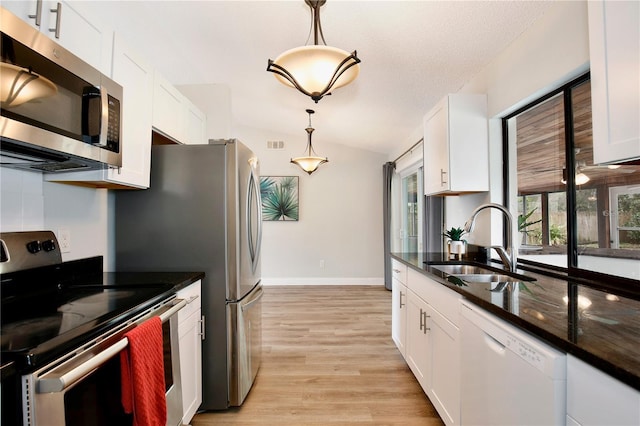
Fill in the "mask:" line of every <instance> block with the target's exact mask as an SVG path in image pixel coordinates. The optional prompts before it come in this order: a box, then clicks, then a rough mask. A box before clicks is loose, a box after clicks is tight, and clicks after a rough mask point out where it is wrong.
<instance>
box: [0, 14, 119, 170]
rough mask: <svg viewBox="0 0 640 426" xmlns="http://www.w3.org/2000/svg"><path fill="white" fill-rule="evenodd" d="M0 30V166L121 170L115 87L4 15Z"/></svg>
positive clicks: (93, 69)
mask: <svg viewBox="0 0 640 426" xmlns="http://www.w3.org/2000/svg"><path fill="white" fill-rule="evenodd" d="M0 23H1V25H0V31H1V33H2V50H1V56H2V63H1V64H0V65H1V66H2V69H1V70H0V71H1V72H0V89H1V90H0V95H1V104H0V107H1V108H0V112H1V117H0V138H1V139H0V164H1V165H2V166H7V167H13V168H20V169H27V170H34V171H40V172H61V171H65V172H66V171H75V170H91V169H103V168H107V167H120V166H122V141H121V138H120V136H121V131H122V122H121V111H122V86H120V85H118V84H117V83H116V82H114V81H113V80H111V79H110V78H108V77H107V76H105V75H103V74H102V73H101V72H100V71H98V70H97V69H95V68H94V67H92V66H91V65H89V64H87V63H86V62H84V61H82V60H81V59H80V58H78V57H77V56H75V55H73V54H72V53H71V52H69V51H68V50H66V49H65V48H63V47H62V46H60V45H59V44H57V43H56V42H54V41H53V40H51V39H50V38H48V37H47V36H46V35H44V34H42V33H40V32H39V31H38V30H36V29H34V28H32V27H31V26H30V25H29V24H27V23H26V22H24V21H22V20H21V19H19V18H18V17H17V16H15V15H13V14H12V13H11V12H8V11H7V10H6V9H4V8H0Z"/></svg>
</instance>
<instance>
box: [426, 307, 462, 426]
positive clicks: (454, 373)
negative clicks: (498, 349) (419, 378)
mask: <svg viewBox="0 0 640 426" xmlns="http://www.w3.org/2000/svg"><path fill="white" fill-rule="evenodd" d="M428 312H429V322H428V324H429V333H430V334H431V337H430V341H431V342H430V346H431V354H430V355H431V356H430V358H431V364H432V368H431V372H430V373H431V380H430V382H429V390H428V392H427V395H429V398H431V403H432V404H433V405H434V406H435V407H436V410H438V413H439V414H440V417H442V419H443V421H444V422H445V423H446V424H448V425H451V424H460V330H459V329H458V327H456V326H455V325H454V324H453V323H452V322H451V321H449V320H448V319H446V318H445V317H444V316H442V315H441V314H440V313H439V312H438V311H436V310H435V309H433V308H432V307H431V306H430V307H429V310H428Z"/></svg>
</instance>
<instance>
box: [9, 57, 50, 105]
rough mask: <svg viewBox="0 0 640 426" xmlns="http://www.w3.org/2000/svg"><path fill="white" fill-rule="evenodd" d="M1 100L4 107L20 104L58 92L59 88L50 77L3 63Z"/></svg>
mask: <svg viewBox="0 0 640 426" xmlns="http://www.w3.org/2000/svg"><path fill="white" fill-rule="evenodd" d="M0 66H1V70H2V72H1V73H0V102H1V103H2V107H3V108H10V107H13V106H18V105H20V104H23V103H25V102H29V101H32V100H34V99H41V98H46V97H48V96H53V95H55V94H56V93H58V88H57V87H56V85H55V84H53V83H52V82H51V81H49V80H48V79H46V78H44V77H42V76H41V75H38V74H36V73H34V72H33V71H32V70H31V69H28V68H21V67H18V66H16V65H13V64H9V63H7V62H2V63H1V65H0Z"/></svg>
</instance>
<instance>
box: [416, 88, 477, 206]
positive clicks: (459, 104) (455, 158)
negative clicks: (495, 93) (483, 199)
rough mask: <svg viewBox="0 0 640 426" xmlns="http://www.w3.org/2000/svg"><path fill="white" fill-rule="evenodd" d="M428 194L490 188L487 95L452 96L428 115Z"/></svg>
mask: <svg viewBox="0 0 640 426" xmlns="http://www.w3.org/2000/svg"><path fill="white" fill-rule="evenodd" d="M423 149H424V160H423V161H424V190H425V194H426V195H434V194H442V195H444V194H459V193H465V192H482V191H488V190H489V137H488V122H487V97H486V95H475V94H469V95H468V94H455V95H448V96H446V97H445V98H444V99H443V100H442V101H440V102H439V103H438V104H437V105H436V106H435V107H434V108H433V109H432V110H431V111H429V112H428V113H427V114H426V115H425V117H424V143H423Z"/></svg>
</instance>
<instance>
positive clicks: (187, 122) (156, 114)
mask: <svg viewBox="0 0 640 426" xmlns="http://www.w3.org/2000/svg"><path fill="white" fill-rule="evenodd" d="M153 127H154V128H155V129H156V130H157V131H159V132H160V133H162V134H163V135H164V136H167V137H169V138H170V139H173V140H174V141H176V142H179V143H184V144H202V143H206V139H205V136H204V135H205V129H206V117H205V115H204V114H203V113H202V112H201V111H200V110H199V109H198V108H197V107H196V106H195V105H194V104H193V103H191V101H189V99H187V97H186V96H184V95H183V94H182V93H181V92H180V91H179V90H178V89H177V88H176V87H175V86H173V85H172V84H171V83H170V82H169V81H168V80H167V79H166V78H164V77H163V76H162V75H161V74H160V73H159V72H158V71H156V73H155V76H154V83H153Z"/></svg>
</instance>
